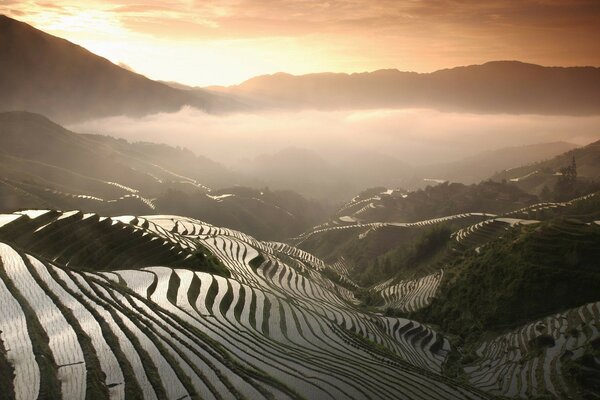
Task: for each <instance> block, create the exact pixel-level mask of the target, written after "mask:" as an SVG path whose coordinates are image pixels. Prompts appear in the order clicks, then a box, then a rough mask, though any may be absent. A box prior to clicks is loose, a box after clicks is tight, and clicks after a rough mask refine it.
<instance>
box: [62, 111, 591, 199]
mask: <svg viewBox="0 0 600 400" xmlns="http://www.w3.org/2000/svg"><path fill="white" fill-rule="evenodd" d="M599 127H600V116H594V117H565V116H539V115H508V114H494V115H482V114H467V113H447V112H439V111H434V110H428V109H404V110H386V109H383V110H365V111H362V110H361V111H356V110H352V111H351V110H343V111H330V112H324V111H300V112H261V113H251V114H250V113H248V114H243V113H237V114H227V115H212V114H207V113H204V112H202V111H199V110H197V109H193V108H184V109H182V110H180V111H179V112H177V113H170V114H154V115H149V116H146V117H142V118H130V117H111V118H103V119H97V120H91V121H87V122H84V123H80V124H77V125H73V126H70V127H69V128H70V129H72V130H73V131H75V132H81V133H99V134H106V135H111V136H115V137H121V138H125V139H127V140H129V141H150V142H159V143H166V144H169V145H174V146H182V147H187V148H189V149H191V150H193V151H194V152H196V153H197V154H201V155H204V156H207V157H209V158H211V159H213V160H215V161H218V162H220V163H222V164H224V165H225V166H227V167H229V168H231V169H233V170H235V171H238V172H241V173H244V174H246V175H250V176H253V177H255V178H258V179H260V180H262V181H264V182H265V183H267V184H271V185H273V186H275V187H279V188H291V189H296V190H299V191H301V192H304V193H305V194H309V195H311V196H316V197H322V196H326V195H329V194H324V193H320V192H319V190H318V188H314V190H313V189H310V190H309V189H306V188H304V189H305V190H303V188H302V187H299V186H303V185H304V184H303V183H302V182H305V181H307V179H308V180H310V179H313V180H315V179H317V180H319V179H320V180H323V179H322V178H323V177H312V178H311V177H310V176H306V175H307V174H315V173H316V174H319V173H322V174H324V175H327V174H329V175H331V179H338V180H340V181H344V182H345V184H346V186H347V190H343V191H342V192H347V193H343V195H344V196H345V195H347V194H348V193H351V192H352V191H355V190H361V189H363V188H364V187H366V186H373V185H380V184H388V185H391V184H397V185H402V184H405V183H406V182H405V181H406V180H405V179H400V177H399V178H398V179H397V180H394V179H393V178H394V176H395V174H396V175H398V176H400V175H402V174H401V173H400V171H389V170H390V169H392V170H393V169H405V170H406V169H409V168H411V167H415V168H416V169H417V170H418V169H419V168H420V166H424V165H429V164H443V163H447V162H452V161H457V160H461V159H463V158H465V157H469V156H473V155H475V154H477V153H481V152H484V151H490V150H496V149H499V148H504V147H516V146H522V145H529V144H537V143H546V142H557V141H564V142H569V143H573V144H575V145H585V144H587V143H590V142H592V141H594V140H597V139H598V138H600V129H598V128H599ZM289 148H294V149H297V151H290V150H289ZM284 149H287V150H286V152H283V153H281V154H277V153H278V152H280V151H281V150H284ZM300 149H301V150H300ZM292 160H293V161H292ZM286 163H288V164H289V163H292V164H293V166H289V165H285V164H286ZM303 163H304V164H305V165H303ZM513 166H517V165H508V166H507V168H509V167H513ZM303 170H304V171H305V173H303ZM384 170H388V171H384ZM332 171H334V172H332ZM383 175H385V177H383ZM378 178H379V179H378ZM402 178H405V176H402ZM433 178H435V177H433ZM327 185H328V183H327V179H325V180H324V181H322V182H321V181H320V182H319V184H318V185H317V186H327ZM309 186H310V185H309ZM340 195H342V194H341V193H340Z"/></svg>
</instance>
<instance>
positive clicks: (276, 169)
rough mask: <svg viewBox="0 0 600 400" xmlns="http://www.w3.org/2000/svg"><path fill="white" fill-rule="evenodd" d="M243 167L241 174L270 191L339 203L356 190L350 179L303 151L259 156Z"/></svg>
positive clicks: (308, 152)
mask: <svg viewBox="0 0 600 400" xmlns="http://www.w3.org/2000/svg"><path fill="white" fill-rule="evenodd" d="M242 166H243V173H244V174H246V175H248V176H250V177H252V178H254V179H256V180H259V181H261V182H264V184H265V185H267V186H269V187H270V188H276V189H291V190H295V191H297V192H299V193H301V194H303V195H304V196H307V197H312V198H319V199H329V200H337V201H341V200H342V199H344V198H347V197H348V196H351V195H352V194H353V193H354V192H355V191H356V187H355V185H354V184H353V183H352V177H351V176H349V174H347V173H345V171H344V170H343V169H341V168H338V167H337V166H335V165H333V164H332V163H331V162H329V161H328V160H326V159H324V158H323V157H321V156H320V155H319V154H317V153H315V152H313V151H311V150H307V149H303V148H296V147H289V148H285V149H283V150H280V151H278V152H275V153H272V154H262V155H259V156H258V157H256V158H255V159H253V160H245V161H244V163H243V165H242ZM240 172H242V169H241V168H240Z"/></svg>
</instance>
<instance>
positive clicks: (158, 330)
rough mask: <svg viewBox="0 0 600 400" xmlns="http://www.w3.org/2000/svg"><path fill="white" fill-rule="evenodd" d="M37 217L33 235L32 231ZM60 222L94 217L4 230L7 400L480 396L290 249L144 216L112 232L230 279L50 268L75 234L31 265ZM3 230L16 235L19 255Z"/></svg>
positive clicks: (25, 222)
mask: <svg viewBox="0 0 600 400" xmlns="http://www.w3.org/2000/svg"><path fill="white" fill-rule="evenodd" d="M48 213H52V216H51V217H50V218H49V217H48ZM44 216H46V218H47V219H46V220H45V221H44V224H41V229H40V228H39V227H37V226H38V225H40V224H36V223H35V220H36V219H37V218H44ZM67 218H73V219H79V220H84V219H90V218H92V219H94V218H96V217H95V216H89V215H85V214H83V213H77V212H75V213H73V212H67V213H60V212H59V213H56V212H51V211H47V212H44V211H38V212H33V211H31V212H24V213H21V214H8V215H3V216H2V217H1V218H0V225H1V226H0V233H5V234H6V238H3V240H4V241H8V242H9V244H0V259H1V264H0V296H2V304H3V305H6V306H5V307H3V308H2V310H0V325H1V328H0V330H1V331H2V332H1V333H0V339H2V341H1V343H2V347H3V352H2V353H0V354H1V356H0V364H2V365H3V366H4V368H2V369H0V373H2V374H3V376H2V379H0V381H2V382H3V385H4V389H5V390H6V393H9V397H12V396H13V394H14V397H16V398H18V399H28V398H36V397H38V396H40V397H47V398H60V397H62V398H69V399H73V398H84V397H87V398H124V397H127V398H130V397H143V398H169V399H182V398H252V399H254V398H263V397H265V398H269V397H275V398H311V399H315V398H332V399H339V398H402V399H449V398H455V399H464V398H473V399H474V398H486V397H487V396H486V395H485V394H483V392H480V391H478V390H476V389H472V388H471V387H470V386H469V385H465V384H463V383H458V382H455V381H453V380H451V379H448V378H445V377H444V376H443V375H441V374H440V370H441V364H442V362H443V361H444V359H445V357H446V355H447V353H448V351H449V350H450V348H449V344H448V342H447V341H446V340H445V339H444V338H443V337H441V336H439V335H438V334H436V333H435V332H434V331H432V330H431V329H429V328H427V327H425V326H423V325H421V324H419V323H418V322H416V321H410V320H406V319H402V318H392V317H383V316H380V315H377V314H372V313H365V312H362V311H359V310H358V309H357V308H356V303H357V301H356V299H355V298H354V296H353V294H352V292H351V291H349V290H348V289H346V288H344V287H342V286H340V285H338V284H336V283H333V282H332V281H331V280H329V279H327V278H326V277H325V276H324V274H323V272H322V270H323V262H322V261H320V260H318V259H316V258H314V257H311V256H310V255H308V254H306V253H303V252H299V251H297V250H296V249H294V248H292V247H289V246H287V245H283V244H281V243H271V242H259V241H257V240H255V239H253V238H252V237H249V236H247V235H245V234H242V233H240V232H237V231H232V230H229V229H224V228H218V227H215V226H212V225H209V224H206V223H203V222H201V221H198V220H193V219H188V218H182V217H174V216H147V217H119V218H109V219H107V221H109V223H111V224H112V222H114V224H115V225H119V224H121V225H122V224H124V225H125V226H127V225H128V226H129V227H130V228H128V229H132V230H134V231H140V232H141V233H142V235H144V234H145V235H150V236H155V237H157V238H158V239H156V240H162V241H165V242H169V243H171V246H172V247H176V246H175V244H176V243H178V244H179V245H180V247H179V250H178V251H181V252H182V253H183V254H185V253H186V252H187V253H190V254H194V252H195V251H196V249H197V248H198V246H200V248H202V249H203V250H202V251H203V253H205V254H206V255H207V256H208V255H209V253H212V255H213V256H215V257H216V258H218V260H219V262H220V263H222V264H223V265H225V266H226V267H227V269H228V274H229V275H230V277H229V278H225V277H223V276H220V275H215V274H211V273H207V272H200V271H194V270H193V269H190V268H181V267H170V266H161V267H157V266H151V265H148V266H143V265H141V264H139V263H138V264H137V267H138V268H136V269H114V268H113V269H112V270H111V271H107V270H106V269H105V268H103V267H102V265H99V266H97V267H96V268H95V267H94V266H93V265H90V264H86V267H85V270H86V271H87V272H84V271H83V270H82V267H81V266H80V265H78V263H75V262H73V263H71V264H69V265H70V267H65V266H64V263H59V260H61V261H62V260H64V259H65V257H66V258H68V253H69V252H73V253H77V249H78V244H84V243H85V242H86V241H87V240H88V239H86V238H85V237H84V236H82V237H81V238H80V239H79V242H78V241H77V239H74V240H75V241H74V243H73V248H72V249H70V250H67V249H65V252H64V253H66V254H62V255H61V257H63V258H62V259H61V258H59V257H56V255H55V254H56V249H54V248H52V246H50V247H44V246H39V244H38V245H36V246H37V247H35V249H36V254H35V255H33V254H31V253H29V251H28V247H30V246H31V247H32V248H33V246H34V245H35V244H36V243H39V242H40V238H41V237H43V235H38V236H35V235H34V233H35V232H36V231H37V232H43V231H44V230H47V229H50V230H52V229H53V227H52V226H53V225H54V224H60V223H61V221H63V220H64V219H67ZM19 224H20V227H19ZM119 226H120V225H119ZM125 226H122V227H121V229H125ZM32 230H33V232H31V231H32ZM11 232H13V233H14V232H19V233H20V235H19V237H21V239H19V241H18V243H19V247H16V245H15V244H14V243H15V242H17V239H15V238H16V236H17V235H16V234H10V233H11ZM11 241H13V242H12V243H11ZM185 245H187V246H185ZM123 246H124V247H127V245H126V243H124V244H123ZM51 260H55V261H51ZM79 260H81V257H80V258H79ZM79 264H84V263H83V262H81V261H80V262H79ZM126 264H127V263H125V265H126ZM9 321H10V322H9Z"/></svg>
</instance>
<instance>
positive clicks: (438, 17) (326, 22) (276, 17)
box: [0, 0, 600, 86]
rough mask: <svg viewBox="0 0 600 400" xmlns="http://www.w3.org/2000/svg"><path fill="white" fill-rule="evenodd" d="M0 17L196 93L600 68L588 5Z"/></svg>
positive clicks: (366, 0)
mask: <svg viewBox="0 0 600 400" xmlns="http://www.w3.org/2000/svg"><path fill="white" fill-rule="evenodd" d="M0 12H6V13H8V14H9V15H13V16H17V17H19V18H22V19H24V20H25V21H26V22H29V23H32V24H33V25H34V26H36V27H39V28H40V29H42V30H47V31H49V32H50V33H52V34H57V35H59V36H61V37H64V38H66V39H68V40H72V41H74V42H75V43H77V44H80V45H83V46H84V47H86V48H88V49H90V50H92V51H96V52H100V55H102V56H104V57H106V58H108V59H111V60H123V61H124V62H126V63H127V64H128V65H131V66H132V67H133V68H135V69H136V70H138V71H140V72H141V73H142V74H145V75H147V76H150V77H153V78H155V79H161V80H167V81H174V80H179V81H182V83H186V84H190V85H196V86H209V85H214V84H234V83H239V82H240V81H242V80H245V79H248V78H250V77H252V76H253V75H256V74H267V73H274V72H278V71H284V72H291V73H296V74H301V73H310V72H324V71H333V72H362V71H368V70H375V69H381V68H399V69H401V70H411V71H419V72H429V71H433V70H437V69H441V68H448V67H453V66H459V65H469V64H481V63H484V62H487V61H492V60H506V59H510V60H520V61H524V62H531V63H537V64H542V65H562V66H571V65H596V66H598V65H600V41H598V40H596V38H597V37H600V2H599V1H597V0H488V1H479V2H478V1H472V0H377V1H375V0H329V1H327V2H323V1H317V0H300V1H288V0H261V1H254V0H221V1H215V0H198V1H182V0H180V1H172V2H169V1H145V2H140V1H139V0H134V1H128V0H109V1H99V0H91V1H90V0H88V1H75V0H62V1H56V2H36V1H32V0H29V1H22V2H12V1H11V2H3V3H2V5H0ZM78 20H81V21H83V22H82V23H77V21H78ZM164 52H168V53H169V54H168V56H165V55H164V54H163V53H164ZM192 55H193V57H192ZM124 56H125V57H126V58H124ZM148 59H154V60H158V61H159V62H158V63H157V62H154V63H148V62H147V60H148ZM161 59H162V60H165V59H168V60H169V61H171V62H169V63H166V62H162V63H161V62H160V60H161ZM240 60H244V63H243V64H244V67H241V66H240ZM267 61H268V62H267ZM169 65H170V68H169ZM175 67H178V68H183V69H186V68H189V69H190V70H192V71H197V72H196V73H195V74H191V73H187V72H186V73H184V74H182V73H181V72H180V71H178V70H176V68H175ZM207 68H209V69H211V71H210V72H207V73H204V71H205V70H206V69H207ZM216 69H219V70H220V71H222V72H221V75H220V76H215V74H214V72H215V70H216Z"/></svg>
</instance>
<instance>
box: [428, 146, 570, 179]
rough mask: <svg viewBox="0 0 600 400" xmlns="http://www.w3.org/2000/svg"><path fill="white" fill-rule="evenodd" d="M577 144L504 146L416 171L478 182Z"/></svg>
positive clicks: (430, 176) (561, 152)
mask: <svg viewBox="0 0 600 400" xmlns="http://www.w3.org/2000/svg"><path fill="white" fill-rule="evenodd" d="M575 147H577V146H576V145H574V144H571V143H565V142H552V143H539V144H532V145H526V146H512V147H505V148H501V149H496V150H490V151H485V152H482V153H479V154H476V155H474V156H471V157H467V158H464V159H462V160H458V161H454V162H450V163H444V164H432V165H425V166H422V167H420V168H419V169H418V170H417V171H418V173H419V175H420V177H422V178H435V179H441V180H447V181H450V182H460V183H466V184H470V183H478V182H480V181H482V180H484V179H488V178H489V177H490V176H491V175H494V174H496V173H499V172H501V171H504V170H507V169H512V168H514V167H515V166H520V165H529V164H533V163H537V162H541V161H545V160H547V159H549V158H552V157H555V156H558V155H561V154H563V153H566V152H567V151H570V150H573V149H574V148H575Z"/></svg>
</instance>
